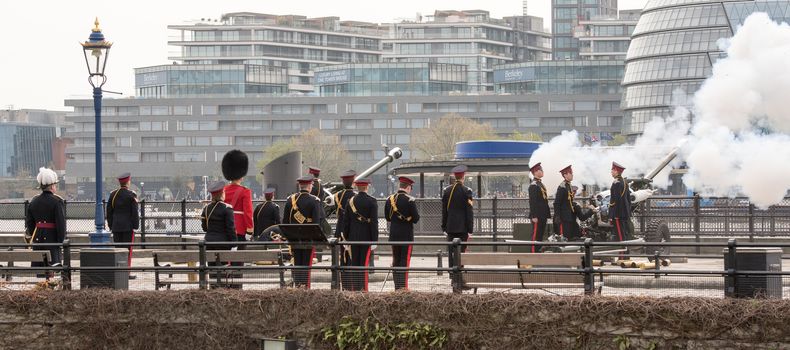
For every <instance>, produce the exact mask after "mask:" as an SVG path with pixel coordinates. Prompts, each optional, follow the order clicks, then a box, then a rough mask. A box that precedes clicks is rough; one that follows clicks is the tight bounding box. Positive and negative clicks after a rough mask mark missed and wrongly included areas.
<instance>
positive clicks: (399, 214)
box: [384, 191, 420, 241]
mask: <svg viewBox="0 0 790 350" xmlns="http://www.w3.org/2000/svg"><path fill="white" fill-rule="evenodd" d="M393 202H394V203H395V205H394V206H393V205H392V204H393ZM384 218H385V219H387V221H389V222H390V241H413V240H414V224H416V223H417V222H419V221H420V213H419V212H417V203H415V202H414V197H412V196H409V195H408V194H407V193H406V192H405V191H398V193H395V194H393V195H391V196H389V198H387V202H386V203H385V204H384Z"/></svg>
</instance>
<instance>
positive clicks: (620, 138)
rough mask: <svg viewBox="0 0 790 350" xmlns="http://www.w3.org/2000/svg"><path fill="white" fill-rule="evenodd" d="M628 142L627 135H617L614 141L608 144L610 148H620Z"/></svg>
mask: <svg viewBox="0 0 790 350" xmlns="http://www.w3.org/2000/svg"><path fill="white" fill-rule="evenodd" d="M627 142H628V140H627V139H626V138H625V135H623V134H617V135H615V136H614V138H613V139H612V140H610V141H609V142H607V145H608V146H620V145H624V144H626V143H627Z"/></svg>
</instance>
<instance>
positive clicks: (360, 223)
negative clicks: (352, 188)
mask: <svg viewBox="0 0 790 350" xmlns="http://www.w3.org/2000/svg"><path fill="white" fill-rule="evenodd" d="M378 217H379V206H378V203H376V199H375V198H373V197H371V196H369V195H368V194H367V193H365V192H360V193H357V194H356V195H355V196H354V197H352V198H351V199H349V201H348V208H346V210H345V213H344V217H343V226H344V228H343V232H344V233H345V234H346V238H347V239H348V240H349V241H363V242H373V241H378V239H379V220H378Z"/></svg>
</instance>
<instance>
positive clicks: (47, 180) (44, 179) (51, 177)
mask: <svg viewBox="0 0 790 350" xmlns="http://www.w3.org/2000/svg"><path fill="white" fill-rule="evenodd" d="M36 180H37V181H38V184H39V185H41V186H42V187H43V186H49V185H52V184H56V183H58V174H56V173H55V171H53V170H52V169H47V168H44V167H41V168H39V169H38V176H36Z"/></svg>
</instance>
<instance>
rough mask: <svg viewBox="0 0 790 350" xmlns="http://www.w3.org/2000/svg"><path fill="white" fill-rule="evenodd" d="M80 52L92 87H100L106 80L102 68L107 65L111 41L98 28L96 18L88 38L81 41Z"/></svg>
mask: <svg viewBox="0 0 790 350" xmlns="http://www.w3.org/2000/svg"><path fill="white" fill-rule="evenodd" d="M81 45H82V53H83V54H84V55H85V65H86V66H87V67H88V74H89V75H90V76H89V78H88V80H89V81H90V84H91V86H93V87H94V88H100V87H102V86H103V85H104V83H105V82H107V77H106V76H105V75H104V69H105V68H106V67H107V58H108V57H109V56H110V48H111V47H112V43H111V42H109V41H107V40H105V39H104V33H102V31H101V29H100V28H99V19H98V18H96V21H95V22H94V27H93V29H92V30H91V34H90V36H89V37H88V40H87V41H85V42H83V43H81Z"/></svg>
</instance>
